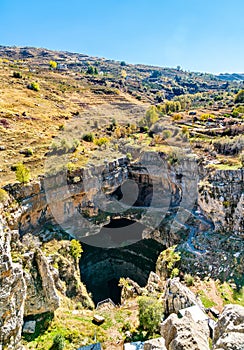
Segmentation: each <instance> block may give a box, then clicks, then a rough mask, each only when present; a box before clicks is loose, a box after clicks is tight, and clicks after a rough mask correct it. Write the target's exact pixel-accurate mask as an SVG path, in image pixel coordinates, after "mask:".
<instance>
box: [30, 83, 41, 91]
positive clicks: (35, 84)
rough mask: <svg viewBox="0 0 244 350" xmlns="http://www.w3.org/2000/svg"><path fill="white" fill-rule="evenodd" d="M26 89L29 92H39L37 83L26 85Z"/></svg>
mask: <svg viewBox="0 0 244 350" xmlns="http://www.w3.org/2000/svg"><path fill="white" fill-rule="evenodd" d="M28 89H31V90H33V91H39V90H40V86H39V84H38V83H36V82H33V83H30V84H29V85H28Z"/></svg>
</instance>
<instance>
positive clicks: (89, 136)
mask: <svg viewBox="0 0 244 350" xmlns="http://www.w3.org/2000/svg"><path fill="white" fill-rule="evenodd" d="M82 139H83V140H84V141H86V142H93V141H94V135H93V133H91V132H89V133H87V134H84V135H83V136H82Z"/></svg>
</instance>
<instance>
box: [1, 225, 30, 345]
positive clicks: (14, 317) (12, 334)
mask: <svg viewBox="0 0 244 350" xmlns="http://www.w3.org/2000/svg"><path fill="white" fill-rule="evenodd" d="M10 240H11V235H10V232H9V231H5V230H3V225H2V222H1V221H0V348H2V347H4V348H7V349H9V350H10V349H20V348H21V347H20V346H19V341H20V338H21V331H22V325H23V316H24V303H25V298H26V284H25V279H24V276H23V270H22V267H21V266H20V265H19V264H14V263H13V262H12V258H11V253H10Z"/></svg>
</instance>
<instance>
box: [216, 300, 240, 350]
mask: <svg viewBox="0 0 244 350" xmlns="http://www.w3.org/2000/svg"><path fill="white" fill-rule="evenodd" d="M213 345H214V346H213V349H214V350H230V349H231V350H243V349H244V307H243V306H240V305H227V306H226V307H225V308H224V310H223V312H222V314H221V315H220V318H219V319H218V322H217V325H216V327H215V329H214V339H213Z"/></svg>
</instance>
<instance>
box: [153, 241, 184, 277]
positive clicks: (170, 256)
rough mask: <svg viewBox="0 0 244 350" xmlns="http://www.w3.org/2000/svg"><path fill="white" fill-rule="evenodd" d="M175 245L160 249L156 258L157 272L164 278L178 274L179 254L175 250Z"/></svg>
mask: <svg viewBox="0 0 244 350" xmlns="http://www.w3.org/2000/svg"><path fill="white" fill-rule="evenodd" d="M175 250H176V245H174V246H172V247H170V248H167V249H165V250H164V251H162V252H161V253H160V255H159V257H158V260H157V272H158V274H159V275H161V276H164V277H166V278H169V277H170V278H173V277H176V276H178V274H179V269H178V268H177V264H178V263H179V261H180V259H181V256H180V253H179V252H176V251H175Z"/></svg>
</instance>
